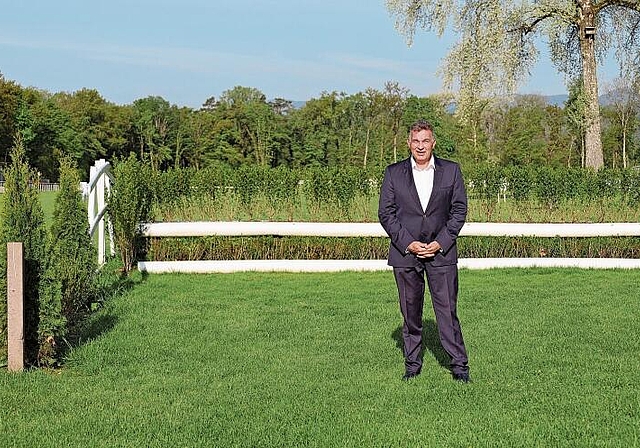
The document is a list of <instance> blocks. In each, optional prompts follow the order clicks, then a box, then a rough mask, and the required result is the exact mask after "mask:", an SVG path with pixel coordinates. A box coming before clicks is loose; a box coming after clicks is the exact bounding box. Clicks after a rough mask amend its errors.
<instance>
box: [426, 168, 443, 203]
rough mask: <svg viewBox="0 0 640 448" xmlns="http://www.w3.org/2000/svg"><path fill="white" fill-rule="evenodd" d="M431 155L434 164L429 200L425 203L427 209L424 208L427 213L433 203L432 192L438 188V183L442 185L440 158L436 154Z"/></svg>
mask: <svg viewBox="0 0 640 448" xmlns="http://www.w3.org/2000/svg"><path fill="white" fill-rule="evenodd" d="M433 157H434V160H433V162H434V165H435V170H434V172H433V189H432V190H431V197H429V202H428V203H427V209H426V210H425V212H426V213H427V214H428V213H429V207H430V206H431V204H432V203H433V201H432V199H433V197H434V192H435V191H436V190H437V189H438V188H440V185H442V164H441V163H440V160H438V158H437V157H436V156H433Z"/></svg>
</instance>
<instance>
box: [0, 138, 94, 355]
mask: <svg viewBox="0 0 640 448" xmlns="http://www.w3.org/2000/svg"><path fill="white" fill-rule="evenodd" d="M11 159H12V161H11V164H10V165H9V167H8V168H7V169H6V170H5V177H6V183H5V193H4V194H5V198H4V207H3V209H2V219H1V222H0V241H1V242H2V244H0V246H1V247H2V250H1V251H0V252H1V255H0V289H1V291H0V293H1V294H2V295H3V297H6V293H7V277H6V274H7V250H6V244H7V243H8V242H22V243H23V256H24V274H23V275H24V316H25V317H24V330H23V331H24V334H23V337H24V350H25V353H24V355H25V363H26V364H27V365H38V366H53V365H55V364H57V363H58V362H59V360H60V358H61V355H62V352H63V351H64V349H65V348H66V347H67V345H66V344H65V343H64V342H63V341H65V340H66V339H67V338H68V337H69V334H70V333H71V332H72V331H73V330H74V328H76V327H77V326H78V325H80V324H81V322H82V319H83V317H84V316H85V315H86V314H87V313H88V311H89V310H90V307H91V303H92V301H93V299H94V297H95V292H96V290H95V273H96V268H97V266H96V262H95V256H94V255H93V253H92V252H93V250H92V247H91V241H90V239H89V224H88V222H87V218H86V207H85V206H84V204H83V202H82V198H81V194H80V191H79V189H78V185H79V183H80V179H79V176H78V173H77V172H76V171H75V168H74V167H73V166H72V165H71V162H70V161H69V160H68V159H66V158H63V159H61V166H60V190H59V192H58V194H57V196H56V200H55V205H54V212H53V220H52V224H51V228H50V229H49V230H50V231H47V229H46V227H45V222H44V213H43V210H42V206H41V204H40V201H39V198H38V189H37V187H35V186H36V185H38V183H39V182H38V174H37V173H36V172H35V171H34V170H33V169H32V168H30V167H29V165H28V164H27V162H26V156H25V151H24V147H23V145H22V143H21V140H20V139H19V138H17V139H16V146H15V148H14V149H13V151H12V153H11ZM0 303H1V304H2V306H1V308H0V358H3V359H4V358H5V357H6V354H7V352H6V342H7V327H6V323H7V315H6V313H7V309H6V300H1V301H0Z"/></svg>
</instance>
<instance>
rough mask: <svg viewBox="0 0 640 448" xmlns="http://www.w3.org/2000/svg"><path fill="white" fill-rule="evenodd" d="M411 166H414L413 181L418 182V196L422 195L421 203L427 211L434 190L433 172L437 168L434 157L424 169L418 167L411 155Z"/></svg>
mask: <svg viewBox="0 0 640 448" xmlns="http://www.w3.org/2000/svg"><path fill="white" fill-rule="evenodd" d="M411 166H412V167H413V181H414V183H415V184H416V190H418V197H420V205H421V206H422V210H423V211H425V210H426V209H427V205H428V204H429V198H431V192H432V191H433V173H434V172H435V170H436V165H435V162H434V157H433V155H432V156H431V159H430V160H429V164H428V165H427V167H426V168H422V169H420V168H418V165H416V161H415V160H413V157H411Z"/></svg>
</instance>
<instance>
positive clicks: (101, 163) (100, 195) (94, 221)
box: [86, 159, 115, 266]
mask: <svg viewBox="0 0 640 448" xmlns="http://www.w3.org/2000/svg"><path fill="white" fill-rule="evenodd" d="M112 182H113V175H112V174H111V165H110V164H109V162H106V161H105V160H104V159H100V160H96V162H95V164H94V165H93V166H92V167H91V169H90V170H89V183H88V184H87V189H86V194H87V195H88V199H89V203H88V206H87V210H88V215H89V235H90V236H91V238H93V236H94V235H95V233H96V230H97V231H98V264H99V265H100V266H102V265H103V264H104V261H105V256H104V254H105V248H106V235H105V219H106V217H105V212H106V211H107V206H106V194H107V193H108V192H109V190H110V189H111V183H112ZM107 231H108V234H109V252H110V254H111V255H115V247H114V243H113V227H112V225H111V223H110V222H108V223H107Z"/></svg>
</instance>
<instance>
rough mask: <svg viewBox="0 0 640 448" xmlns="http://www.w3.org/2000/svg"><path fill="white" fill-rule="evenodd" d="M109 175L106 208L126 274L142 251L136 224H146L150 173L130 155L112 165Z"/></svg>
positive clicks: (149, 206) (150, 199)
mask: <svg viewBox="0 0 640 448" xmlns="http://www.w3.org/2000/svg"><path fill="white" fill-rule="evenodd" d="M113 176H114V178H115V181H114V184H113V186H112V187H111V191H110V193H109V197H108V200H107V207H108V213H109V219H110V220H111V223H112V224H113V232H114V239H115V244H116V246H117V248H118V250H119V252H120V257H121V258H122V264H123V269H124V271H125V272H129V271H130V270H131V269H132V268H133V267H134V263H135V261H136V258H137V256H138V254H139V253H140V251H141V249H142V248H141V246H140V234H141V229H140V226H139V224H140V223H144V222H148V221H149V218H150V212H151V201H152V198H153V190H152V188H151V186H150V180H151V179H152V172H151V169H150V167H149V165H147V164H144V163H142V162H140V161H139V160H138V159H137V158H136V157H135V155H134V154H130V155H129V157H127V158H126V159H122V160H119V161H117V162H116V163H115V166H114V168H113Z"/></svg>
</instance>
